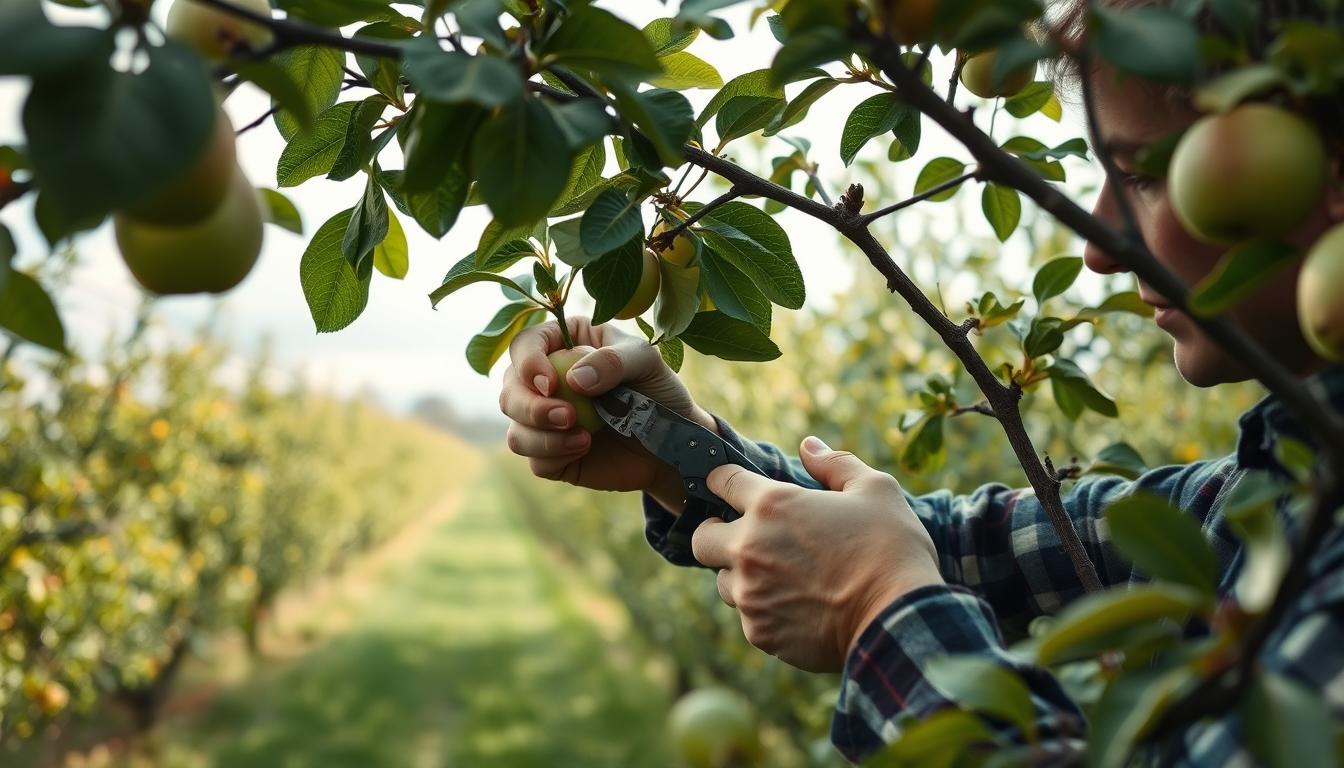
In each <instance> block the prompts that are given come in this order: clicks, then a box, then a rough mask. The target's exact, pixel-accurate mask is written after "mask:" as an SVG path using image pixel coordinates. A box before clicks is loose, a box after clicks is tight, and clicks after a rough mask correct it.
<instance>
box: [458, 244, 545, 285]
mask: <svg viewBox="0 0 1344 768" xmlns="http://www.w3.org/2000/svg"><path fill="white" fill-rule="evenodd" d="M536 256H537V251H536V247H535V246H534V245H532V243H531V242H530V241H527V240H510V241H509V242H507V243H505V244H504V245H502V246H500V247H499V248H497V249H496V250H495V252H494V253H493V254H492V255H491V256H490V258H488V259H486V260H485V262H484V263H481V264H479V265H478V264H477V263H476V253H475V252H472V253H469V254H467V255H466V256H463V257H462V258H461V259H460V260H458V262H457V263H456V264H454V265H453V266H452V268H451V269H449V270H448V274H446V275H444V277H443V281H442V282H443V283H445V284H446V283H450V282H452V281H453V280H455V279H457V278H459V277H461V276H462V275H465V274H467V273H468V272H493V273H495V274H499V273H501V272H503V271H504V270H506V269H508V268H509V267H512V266H513V265H514V264H517V263H518V262H519V261H522V260H523V259H525V258H536Z"/></svg>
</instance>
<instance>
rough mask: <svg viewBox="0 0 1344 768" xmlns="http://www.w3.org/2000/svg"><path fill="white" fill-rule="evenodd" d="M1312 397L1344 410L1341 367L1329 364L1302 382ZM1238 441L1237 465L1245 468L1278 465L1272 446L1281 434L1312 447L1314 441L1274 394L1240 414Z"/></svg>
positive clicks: (1343, 386) (1343, 376)
mask: <svg viewBox="0 0 1344 768" xmlns="http://www.w3.org/2000/svg"><path fill="white" fill-rule="evenodd" d="M1305 382H1306V385H1307V387H1308V388H1310V389H1311V390H1312V391H1313V392H1314V393H1315V394H1317V395H1319V396H1321V397H1323V398H1324V399H1325V400H1326V401H1327V402H1329V403H1330V404H1331V405H1333V406H1334V407H1335V408H1336V409H1339V410H1344V364H1337V365H1332V366H1330V367H1329V368H1326V369H1325V370H1323V371H1321V372H1319V373H1316V374H1314V375H1312V376H1311V377H1309V378H1307V379H1305ZM1240 424H1241V436H1240V437H1239V439H1238V440H1237V465H1238V466H1240V467H1245V468H1247V469H1264V468H1268V467H1276V466H1278V462H1277V461H1276V460H1275V459H1274V444H1275V442H1277V440H1278V437H1279V436H1280V435H1286V436H1288V437H1292V438H1294V439H1296V440H1299V441H1302V442H1305V443H1308V444H1311V443H1312V442H1313V441H1312V440H1311V439H1310V438H1309V437H1308V435H1307V431H1306V430H1305V429H1303V428H1302V427H1301V426H1300V425H1299V424H1298V423H1297V420H1296V419H1294V418H1293V417H1292V416H1291V415H1290V414H1289V413H1288V409H1287V408H1285V407H1284V405H1283V403H1282V402H1281V401H1280V400H1279V399H1278V397H1276V396H1275V395H1272V394H1271V395H1269V396H1268V397H1266V398H1264V399H1263V400H1261V401H1260V402H1258V403H1256V404H1255V405H1254V406H1253V407H1252V408H1251V409H1250V410H1248V411H1246V412H1245V413H1243V414H1242V415H1241V419H1240Z"/></svg>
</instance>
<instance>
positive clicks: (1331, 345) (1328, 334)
mask: <svg viewBox="0 0 1344 768" xmlns="http://www.w3.org/2000/svg"><path fill="white" fill-rule="evenodd" d="M1297 317H1298V321H1299V322H1300V323H1301V325H1302V335H1303V336H1304V337H1306V340H1307V343H1308V344H1310V345H1311V348H1312V349H1314V350H1316V353H1317V354H1319V355H1320V356H1321V357H1324V358H1325V359H1327V360H1334V361H1336V362H1338V361H1344V224H1341V225H1338V226H1336V227H1335V228H1334V229H1331V230H1330V231H1328V232H1326V233H1325V234H1324V235H1322V236H1321V239H1320V240H1317V241H1316V244H1315V245H1313V246H1312V247H1311V251H1310V252H1309V253H1308V254H1307V258H1306V261H1304V262H1303V263H1302V271H1300V272H1298V275H1297Z"/></svg>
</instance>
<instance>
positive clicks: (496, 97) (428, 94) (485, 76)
mask: <svg viewBox="0 0 1344 768" xmlns="http://www.w3.org/2000/svg"><path fill="white" fill-rule="evenodd" d="M405 51H406V52H405V54H404V58H403V60H402V69H403V71H405V73H406V77H407V78H408V79H409V80H410V81H411V84H412V85H414V86H415V87H416V89H417V92H418V93H419V94H420V96H422V97H424V98H426V99H429V100H431V101H439V102H444V103H447V104H455V103H459V102H464V101H466V102H472V103H474V104H479V105H481V106H482V107H502V106H504V105H505V104H508V103H510V102H512V101H516V100H518V99H521V98H522V97H523V79H522V77H520V76H519V74H518V70H517V69H515V68H514V67H512V66H510V65H509V63H508V62H506V61H504V60H503V59H500V58H496V57H495V56H491V55H489V54H477V55H475V56H471V55H468V54H465V53H462V52H460V51H445V50H443V49H442V48H440V47H439V45H438V43H437V42H436V41H435V40H434V39H433V38H417V39H416V41H415V42H413V43H410V44H408V45H406V46H405Z"/></svg>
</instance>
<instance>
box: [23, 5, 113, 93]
mask: <svg viewBox="0 0 1344 768" xmlns="http://www.w3.org/2000/svg"><path fill="white" fill-rule="evenodd" d="M105 40H106V38H105V36H104V34H103V32H102V30H98V29H94V28H92V27H77V26H57V25H55V24H52V23H51V22H50V21H48V20H47V16H46V14H45V13H43V11H42V3H41V1H40V0H4V2H3V3H0V76H3V75H25V76H38V77H41V76H45V75H51V74H55V73H58V72H61V71H62V70H66V69H69V68H70V67H72V66H74V65H76V64H78V63H79V62H80V61H81V60H84V59H86V58H87V57H88V56H90V55H91V54H94V55H96V54H97V52H99V51H101V50H102V49H103V46H104V45H105Z"/></svg>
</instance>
